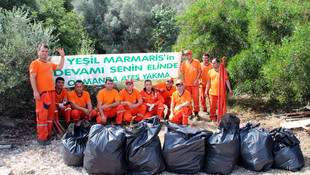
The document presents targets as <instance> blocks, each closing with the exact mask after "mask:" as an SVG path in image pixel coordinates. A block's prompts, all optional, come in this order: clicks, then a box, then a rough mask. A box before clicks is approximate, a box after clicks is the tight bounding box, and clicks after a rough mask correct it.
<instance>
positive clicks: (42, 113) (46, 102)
mask: <svg viewBox="0 0 310 175" xmlns="http://www.w3.org/2000/svg"><path fill="white" fill-rule="evenodd" d="M48 51H49V48H48V46H47V45H45V44H41V45H39V47H38V50H37V54H38V59H36V60H34V61H32V62H31V64H30V68H29V72H30V82H31V87H32V90H33V97H34V99H35V100H36V116H37V130H38V143H39V144H40V145H43V146H45V145H48V144H50V142H49V141H48V140H47V137H48V136H51V134H52V131H51V130H52V124H53V118H54V112H55V85H54V79H53V71H54V70H60V69H62V68H63V65H64V62H65V52H64V49H62V48H58V49H57V52H58V53H59V54H60V56H61V59H60V62H59V64H54V63H51V62H48V61H47V57H48Z"/></svg>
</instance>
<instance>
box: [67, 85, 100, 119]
mask: <svg viewBox="0 0 310 175" xmlns="http://www.w3.org/2000/svg"><path fill="white" fill-rule="evenodd" d="M83 89H84V86H83V82H82V81H81V80H77V81H76V82H75V86H74V90H73V91H71V92H69V94H68V99H69V101H70V102H71V107H72V108H73V110H72V111H71V117H72V119H73V121H74V123H75V124H78V123H79V122H80V121H81V120H87V121H90V120H91V119H92V118H93V117H95V116H96V111H95V110H94V109H93V106H92V104H91V100H90V96H89V93H88V92H86V91H84V90H83Z"/></svg>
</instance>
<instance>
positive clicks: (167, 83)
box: [166, 80, 173, 88]
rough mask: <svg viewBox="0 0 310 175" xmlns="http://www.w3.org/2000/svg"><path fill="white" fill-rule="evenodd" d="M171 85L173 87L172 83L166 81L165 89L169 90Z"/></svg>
mask: <svg viewBox="0 0 310 175" xmlns="http://www.w3.org/2000/svg"><path fill="white" fill-rule="evenodd" d="M172 85H173V82H172V81H170V80H168V81H166V86H167V88H170V87H171V86H172Z"/></svg>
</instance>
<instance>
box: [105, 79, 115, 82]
mask: <svg viewBox="0 0 310 175" xmlns="http://www.w3.org/2000/svg"><path fill="white" fill-rule="evenodd" d="M108 81H109V82H112V83H113V80H112V79H111V78H107V79H105V83H107V82H108Z"/></svg>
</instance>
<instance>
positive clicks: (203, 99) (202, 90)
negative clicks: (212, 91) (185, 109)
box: [199, 87, 210, 111]
mask: <svg viewBox="0 0 310 175" xmlns="http://www.w3.org/2000/svg"><path fill="white" fill-rule="evenodd" d="M205 91H206V87H199V97H200V99H199V100H200V106H201V108H202V111H207V110H208V108H207V104H206V98H208V100H209V104H210V99H209V97H208V96H205Z"/></svg>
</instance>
